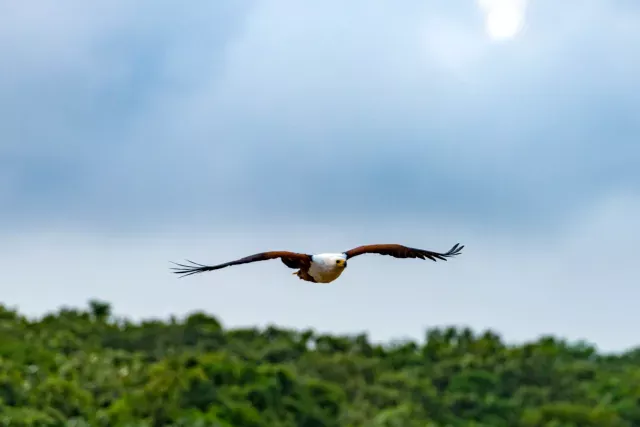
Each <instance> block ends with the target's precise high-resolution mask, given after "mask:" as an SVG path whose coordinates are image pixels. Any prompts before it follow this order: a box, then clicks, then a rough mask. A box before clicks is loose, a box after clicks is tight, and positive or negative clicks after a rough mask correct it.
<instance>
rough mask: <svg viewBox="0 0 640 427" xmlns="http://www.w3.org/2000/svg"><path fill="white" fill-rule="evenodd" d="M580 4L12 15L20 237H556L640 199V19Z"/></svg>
mask: <svg viewBox="0 0 640 427" xmlns="http://www.w3.org/2000/svg"><path fill="white" fill-rule="evenodd" d="M577 4H578V3H576V2H568V3H562V4H558V3H557V2H553V3H552V2H548V1H547V2H544V1H543V2H536V3H531V4H530V5H529V6H528V8H527V26H526V29H525V31H524V32H523V33H522V34H521V35H520V36H519V37H518V38H516V39H514V40H512V41H511V42H510V43H506V44H505V43H502V44H494V43H492V42H491V41H490V40H489V39H488V38H487V37H486V36H485V35H484V28H483V25H484V23H483V20H482V19H483V16H482V14H481V10H479V9H477V7H476V6H475V5H473V4H469V3H466V2H452V3H447V5H440V6H435V5H434V4H430V3H428V2H420V1H415V2H409V3H406V4H405V5H403V6H402V7H391V6H389V5H388V4H386V3H384V2H373V3H372V2H366V3H365V2H354V3H349V4H345V3H338V2H323V3H322V4H319V5H307V4H304V5H303V4H301V3H297V2H293V1H283V2H277V3H274V2H264V1H255V2H217V3H216V5H215V6H214V5H212V4H211V5H210V4H209V3H204V2H201V3H195V4H194V5H193V6H192V7H190V8H188V9H186V8H181V7H179V6H176V5H174V4H172V3H170V2H160V3H157V2H142V3H139V4H136V5H135V6H133V5H131V4H129V3H127V2H122V1H120V2H111V3H110V6H109V7H108V8H105V6H104V5H103V6H100V5H98V4H93V3H92V4H90V5H89V4H82V5H79V3H78V4H77V2H67V3H63V4H62V5H59V4H58V3H56V4H54V3H52V2H49V3H44V4H43V6H41V7H40V9H34V10H32V9H33V8H26V7H25V6H20V5H18V4H17V3H16V4H13V5H10V6H5V8H7V11H6V12H7V13H5V14H2V16H3V18H0V19H2V21H1V22H0V23H1V24H3V25H0V27H2V28H3V29H2V31H3V33H2V34H3V37H1V39H2V40H7V41H9V40H19V43H9V42H6V43H4V44H2V45H0V55H1V58H2V61H3V63H7V64H12V67H13V68H12V72H11V73H9V74H3V76H2V77H1V78H0V95H2V96H0V113H2V116H3V120H2V122H0V135H2V138H1V140H2V141H3V142H2V145H1V146H0V159H1V160H0V162H1V163H2V165H3V166H6V167H7V170H9V171H10V172H9V173H10V176H9V177H7V179H6V181H5V182H6V183H10V184H4V187H3V188H4V190H3V193H1V194H3V195H4V196H3V197H4V199H5V200H6V201H7V203H6V205H7V206H9V208H8V209H3V212H2V217H1V218H3V223H5V224H9V223H12V224H14V223H18V222H23V223H25V224H31V223H38V222H43V221H47V222H51V221H54V222H56V223H61V224H66V225H69V224H73V223H83V224H84V223H87V224H93V225H94V226H95V227H102V228H105V227H106V228H126V227H131V228H133V229H135V228H137V227H146V226H150V225H151V224H155V226H157V227H159V228H162V227H164V224H168V223H178V222H181V221H199V222H201V223H205V222H209V221H214V220H219V221H223V220H229V219H234V220H236V221H243V220H244V221H248V220H253V221H258V220H264V221H267V220H268V221H278V220H279V218H284V219H285V220H291V219H292V218H305V219H312V220H314V221H323V220H324V218H333V217H336V218H341V219H343V218H361V217H362V216H363V215H366V216H367V218H371V219H376V218H377V219H382V218H385V217H388V216H391V215H394V216H400V217H406V218H415V217H421V218H436V217H442V216H447V215H454V216H456V215H457V217H458V218H464V219H465V220H467V221H470V222H474V223H476V224H483V225H485V226H492V227H498V226H503V224H516V225H519V226H520V227H522V228H524V229H526V228H529V229H534V228H536V227H540V226H543V225H548V224H550V223H558V222H560V221H563V220H565V219H566V218H568V217H570V216H571V215H573V214H574V213H575V212H578V211H580V210H581V209H584V208H585V207H586V206H589V205H590V204H591V203H592V202H593V201H594V200H596V199H597V198H598V197H601V196H603V195H605V194H607V193H608V192H611V191H617V190H618V189H626V190H628V191H635V189H636V188H637V185H638V180H639V179H638V173H637V172H634V171H635V170H636V168H633V165H634V164H636V163H637V161H638V160H640V150H639V149H638V147H637V144H635V143H634V142H633V141H635V140H636V139H637V138H636V136H637V135H638V133H639V131H640V129H638V126H639V125H638V124H637V121H636V120H635V119H634V118H635V115H634V111H635V109H636V107H635V106H637V104H638V102H639V98H638V95H637V94H638V93H640V91H639V90H638V89H640V87H638V81H637V79H636V78H635V76H636V75H637V73H638V71H640V61H638V60H637V58H635V56H633V55H631V54H630V52H631V51H630V49H631V48H632V46H634V45H635V44H637V42H639V41H640V32H639V31H638V30H637V28H638V27H637V25H635V24H637V22H638V20H639V14H638V11H637V8H633V7H632V6H626V7H627V8H628V9H626V10H622V9H621V8H622V6H620V5H612V4H611V3H609V2H603V1H597V0H589V1H587V2H581V3H580V7H579V8H576V7H575V6H576V5H577ZM234 5H235V6H234ZM77 7H79V9H77ZM72 16H74V17H75V16H81V17H82V18H83V19H75V18H74V19H71V17H72ZM557 20H561V21H562V22H563V25H556V24H554V22H557ZM4 24H6V25H4ZM7 187H8V188H7ZM42 212H46V217H43V214H42ZM299 221H301V222H304V221H305V220H302V219H299ZM326 221H327V222H332V220H331V219H329V220H326ZM25 226H26V225H25Z"/></svg>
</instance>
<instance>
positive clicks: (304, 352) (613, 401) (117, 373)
mask: <svg viewBox="0 0 640 427" xmlns="http://www.w3.org/2000/svg"><path fill="white" fill-rule="evenodd" d="M639 355H640V351H638V350H636V351H631V352H628V353H626V354H622V355H603V354H598V352H596V350H595V349H594V348H593V347H591V346H589V345H587V344H585V343H582V342H581V343H576V344H570V343H567V342H564V341H561V340H558V339H555V338H553V337H543V338H541V339H539V340H538V341H537V342H532V343H527V344H524V345H517V346H509V345H506V344H505V343H503V342H502V341H501V339H500V337H499V336H498V335H496V334H494V333H492V332H490V331H487V332H485V333H483V334H479V335H478V334H474V333H473V332H472V331H471V330H469V329H455V328H445V329H433V330H430V331H428V332H427V335H426V340H425V342H424V343H422V344H418V343H414V342H394V343H390V344H387V345H382V344H374V343H372V342H370V341H369V340H368V339H367V337H366V336H365V335H356V336H329V335H317V334H315V333H314V332H313V331H308V330H307V331H291V330H284V329H279V328H276V327H273V326H270V327H267V328H265V329H264V330H259V329H256V328H247V329H235V330H225V329H224V328H223V327H222V325H221V324H220V322H219V321H218V320H217V319H215V318H213V317H211V316H208V315H207V314H206V313H201V312H198V313H194V314H192V315H190V316H188V317H187V318H186V319H184V320H183V321H178V320H176V319H171V320H169V321H166V322H164V321H157V320H156V321H144V322H141V323H132V322H130V321H127V320H126V319H118V318H115V317H114V315H113V312H112V309H111V306H110V305H109V304H108V303H106V302H102V301H95V300H94V301H90V302H89V306H88V307H87V309H86V310H71V309H62V310H60V311H59V312H57V313H51V314H48V315H46V316H44V317H42V318H41V319H36V320H29V319H26V318H25V317H23V316H21V315H20V314H19V313H17V312H15V311H12V310H10V309H8V308H6V307H2V306H0V426H17V427H21V426H55V427H58V426H75V427H89V426H98V427H102V426H104V427H107V426H123V427H127V426H128V427H156V426H158V427H159V426H167V427H209V426H217V427H324V426H328V427H333V426H335V427H341V426H345V427H360V426H362V427H364V426H367V427H368V426H371V427H414V426H415V427H425V426H426V427H458V426H460V427H462V426H465V427H467V426H475V427H570V426H575V427H600V426H602V427H631V426H637V425H640V363H638V362H640V356H639Z"/></svg>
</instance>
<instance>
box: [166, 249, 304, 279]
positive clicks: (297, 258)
mask: <svg viewBox="0 0 640 427" xmlns="http://www.w3.org/2000/svg"><path fill="white" fill-rule="evenodd" d="M275 258H280V260H281V261H282V262H283V263H284V264H285V265H286V266H287V267H289V268H305V267H308V266H309V265H310V264H311V255H307V254H301V253H297V252H288V251H269V252H261V253H258V254H254V255H249V256H246V257H244V258H240V259H237V260H234V261H229V262H225V263H222V264H218V265H203V264H198V263H196V262H193V261H189V260H187V262H190V263H191V265H185V264H177V263H174V264H175V265H177V266H178V267H177V268H176V267H173V268H172V269H173V270H174V271H173V272H174V273H176V274H180V275H181V276H180V277H184V276H189V275H191V274H196V273H203V272H205V271H212V270H219V269H221V268H225V267H229V266H232V265H240V264H248V263H250V262H257V261H266V260H270V259H275Z"/></svg>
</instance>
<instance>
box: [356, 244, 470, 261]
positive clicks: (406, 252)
mask: <svg viewBox="0 0 640 427" xmlns="http://www.w3.org/2000/svg"><path fill="white" fill-rule="evenodd" d="M462 248H464V246H460V244H459V243H456V244H455V245H454V246H453V247H452V248H451V249H450V250H449V251H448V252H445V253H439V252H433V251H426V250H424V249H416V248H408V247H406V246H402V245H396V244H383V245H365V246H358V247H357V248H353V249H351V250H348V251H346V252H345V254H346V255H347V259H349V258H353V257H354V256H358V255H362V254H380V255H390V256H392V257H396V258H420V259H425V258H429V259H430V260H432V261H436V260H438V259H441V260H444V261H446V260H447V258H448V257H452V256H455V255H458V254H459V253H460V251H461V250H462Z"/></svg>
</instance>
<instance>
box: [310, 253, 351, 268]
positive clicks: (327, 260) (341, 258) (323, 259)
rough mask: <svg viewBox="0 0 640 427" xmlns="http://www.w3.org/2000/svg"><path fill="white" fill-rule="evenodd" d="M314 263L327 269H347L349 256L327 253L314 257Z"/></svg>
mask: <svg viewBox="0 0 640 427" xmlns="http://www.w3.org/2000/svg"><path fill="white" fill-rule="evenodd" d="M312 260H313V262H314V263H316V264H319V265H322V266H323V267H325V268H329V269H334V268H345V267H346V266H347V255H346V254H337V253H325V254H317V255H313V257H312Z"/></svg>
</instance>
